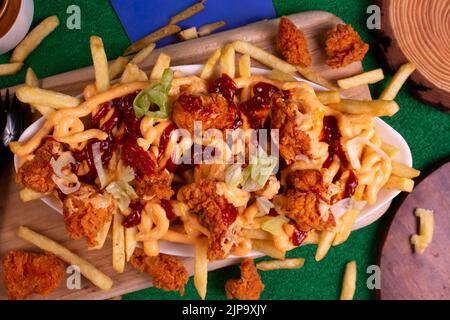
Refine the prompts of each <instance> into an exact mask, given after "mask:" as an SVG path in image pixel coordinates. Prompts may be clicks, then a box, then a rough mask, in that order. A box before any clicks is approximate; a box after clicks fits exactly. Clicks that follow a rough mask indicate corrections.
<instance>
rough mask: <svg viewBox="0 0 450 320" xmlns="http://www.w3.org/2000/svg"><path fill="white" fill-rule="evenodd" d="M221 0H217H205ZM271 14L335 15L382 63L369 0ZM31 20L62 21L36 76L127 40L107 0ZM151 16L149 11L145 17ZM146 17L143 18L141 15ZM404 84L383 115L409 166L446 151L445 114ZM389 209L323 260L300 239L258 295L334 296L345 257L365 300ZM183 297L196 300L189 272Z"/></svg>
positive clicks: (4, 82) (12, 80)
mask: <svg viewBox="0 0 450 320" xmlns="http://www.w3.org/2000/svg"><path fill="white" fill-rule="evenodd" d="M211 1H219V0H211ZM70 4H77V5H79V6H80V8H81V14H82V24H81V30H68V29H67V28H66V26H65V21H66V19H67V17H68V15H67V14H66V9H67V7H68V6H69V5H70ZM274 4H275V8H276V12H277V15H279V16H280V15H288V14H291V13H296V12H300V11H307V10H325V11H329V12H332V13H334V14H336V15H337V16H339V17H341V18H342V19H343V20H344V21H346V22H347V23H351V24H352V25H353V26H354V27H355V29H356V30H357V31H358V32H360V34H361V36H362V38H363V39H364V40H365V41H367V42H368V43H369V44H370V45H371V46H372V50H370V51H369V54H368V55H367V57H366V58H365V60H364V68H365V69H373V68H377V67H380V66H383V64H382V61H380V60H378V56H377V54H376V51H375V50H374V48H375V44H376V39H375V38H374V35H373V33H372V32H371V31H369V30H368V29H367V28H366V25H365V23H366V19H367V14H366V9H367V7H368V6H369V5H370V4H371V1H369V0H348V1H343V0H341V1H337V0H335V1H331V0H303V1H302V0H274ZM35 6H36V13H35V21H34V23H33V25H35V24H36V22H38V21H40V20H41V19H42V18H44V17H46V16H48V15H52V14H56V15H58V16H59V18H60V19H61V26H60V27H59V28H58V29H57V30H56V31H55V32H54V33H53V34H52V35H51V36H50V37H49V38H48V39H46V40H45V41H44V42H43V43H42V45H41V46H40V47H39V48H38V49H37V50H36V51H35V52H33V54H32V55H31V56H30V57H29V58H28V59H27V62H26V63H27V64H28V65H29V66H31V67H32V68H33V69H34V70H35V71H36V73H37V75H38V76H39V77H45V76H49V75H53V74H56V73H60V72H64V71H68V70H72V69H77V68H80V67H84V66H87V65H89V64H91V58H90V53H89V36H90V35H91V34H96V35H99V36H101V37H102V38H103V40H104V42H105V46H106V49H107V53H108V57H109V58H115V57H116V56H117V55H119V54H120V53H121V52H123V50H124V49H125V48H126V47H127V46H128V44H129V40H128V38H127V36H126V34H125V32H124V30H123V29H122V27H121V25H120V23H119V21H118V19H117V17H116V15H115V13H114V11H113V9H112V7H111V6H110V4H109V2H108V1H107V0H96V1H89V0H55V1H49V0H35ZM149 18H151V17H149ZM143 23H145V22H143ZM8 58H9V55H8V54H6V55H3V56H0V63H4V62H6V61H8ZM24 74H25V69H24V70H23V71H22V72H21V73H19V74H18V75H16V76H11V77H2V78H0V87H2V88H3V87H6V86H10V85H13V84H17V83H21V82H23V79H24ZM389 79H390V77H387V78H386V80H385V81H383V82H382V83H380V84H377V85H373V86H372V87H371V91H372V95H373V96H374V97H377V96H378V95H379V93H380V90H381V88H382V87H383V85H385V84H386V82H387V81H388V80H389ZM409 88H410V87H409V85H406V86H405V87H404V88H403V89H402V91H401V92H400V94H399V96H398V98H397V99H396V100H397V102H398V103H399V104H400V106H401V110H400V112H399V113H398V114H396V115H395V116H394V117H392V118H390V119H385V120H386V121H387V122H388V123H389V124H390V125H392V126H393V127H394V128H395V129H396V130H397V131H399V132H400V133H401V134H402V135H403V137H404V138H405V139H406V140H407V142H408V144H409V146H410V147H411V150H412V153H413V158H414V166H415V167H416V168H419V169H426V168H427V167H430V166H431V165H433V164H434V163H436V162H438V161H439V160H441V159H443V158H444V157H446V156H448V155H450V143H449V140H450V115H447V114H444V113H442V112H440V111H438V110H436V109H434V108H432V107H429V106H427V105H425V104H423V103H421V102H419V101H418V100H416V99H415V98H413V97H412V96H411V94H410V93H409ZM392 214H393V212H392V210H390V211H388V213H387V214H386V215H385V216H384V217H383V218H382V219H380V220H379V221H378V222H376V223H374V224H372V225H371V226H369V227H366V228H364V229H362V230H359V231H356V232H354V233H352V235H351V236H350V238H349V240H348V241H347V242H346V243H344V244H343V245H341V246H338V247H334V248H332V249H331V250H330V252H329V253H328V255H327V256H326V258H325V259H324V260H322V261H321V262H315V261H314V251H315V246H306V247H302V248H299V249H297V250H294V251H292V252H290V253H289V256H290V257H305V258H306V263H305V266H304V267H303V268H302V269H300V270H293V271H272V272H261V277H262V280H263V282H264V283H265V285H266V288H265V290H264V292H263V294H262V299H336V298H338V297H339V292H340V286H341V279H342V273H343V270H344V266H345V263H346V262H347V261H350V260H356V261H357V263H358V280H357V290H356V295H355V299H371V298H373V297H374V292H373V291H371V290H369V289H368V288H367V286H366V279H367V274H366V269H367V266H369V265H371V264H374V262H375V258H376V255H375V253H376V249H377V248H378V246H379V241H380V239H379V236H380V234H381V232H382V231H383V230H384V228H385V227H386V221H387V219H388V217H389V216H390V215H392ZM237 276H238V267H237V266H233V267H229V268H225V269H222V270H218V271H215V272H211V273H210V274H209V281H208V296H207V297H208V299H225V294H224V290H223V286H224V283H225V281H226V280H227V279H228V278H230V277H237ZM124 298H125V299H177V298H179V296H178V294H176V293H166V292H163V291H161V290H159V289H155V288H149V289H146V290H142V291H139V292H135V293H131V294H128V295H125V296H124ZM183 299H197V294H196V292H195V288H194V285H193V280H192V279H190V281H189V283H188V285H187V287H186V293H185V296H184V297H183Z"/></svg>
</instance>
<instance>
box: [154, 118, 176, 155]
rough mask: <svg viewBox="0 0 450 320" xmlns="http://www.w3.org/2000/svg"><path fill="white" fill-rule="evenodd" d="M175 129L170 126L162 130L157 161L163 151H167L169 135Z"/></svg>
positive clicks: (173, 126)
mask: <svg viewBox="0 0 450 320" xmlns="http://www.w3.org/2000/svg"><path fill="white" fill-rule="evenodd" d="M176 129H177V126H175V125H174V124H170V125H168V126H167V127H166V128H165V129H164V131H163V133H162V135H161V138H160V140H159V148H158V159H160V158H161V157H162V155H163V154H164V151H165V150H166V149H167V146H168V145H169V141H170V135H171V133H172V131H173V130H176Z"/></svg>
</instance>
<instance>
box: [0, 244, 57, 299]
mask: <svg viewBox="0 0 450 320" xmlns="http://www.w3.org/2000/svg"><path fill="white" fill-rule="evenodd" d="M64 274H65V270H64V264H63V262H62V261H61V260H60V259H59V258H58V257H57V256H55V255H54V254H52V253H49V252H46V253H35V252H27V251H10V252H9V253H8V254H7V255H6V256H4V257H3V277H4V282H5V286H6V290H7V291H8V299H10V300H21V299H25V298H26V297H28V296H29V295H30V294H33V293H36V294H40V295H43V296H45V295H48V294H49V293H50V292H51V291H53V290H54V289H56V288H57V287H58V286H59V285H60V283H61V281H62V280H63V278H64Z"/></svg>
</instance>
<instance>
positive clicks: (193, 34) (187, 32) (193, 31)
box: [178, 27, 198, 41]
mask: <svg viewBox="0 0 450 320" xmlns="http://www.w3.org/2000/svg"><path fill="white" fill-rule="evenodd" d="M178 37H179V38H180V39H181V40H184V41H186V40H191V39H195V38H198V34H197V28H196V27H191V28H188V29H184V30H183V31H180V33H178Z"/></svg>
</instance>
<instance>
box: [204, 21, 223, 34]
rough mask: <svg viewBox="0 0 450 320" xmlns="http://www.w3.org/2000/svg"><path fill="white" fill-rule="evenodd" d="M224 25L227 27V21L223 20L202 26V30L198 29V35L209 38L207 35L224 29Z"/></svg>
mask: <svg viewBox="0 0 450 320" xmlns="http://www.w3.org/2000/svg"><path fill="white" fill-rule="evenodd" d="M224 25H225V21H223V20H221V21H217V22H213V23H209V24H205V25H203V26H201V27H200V28H198V35H199V36H200V37H204V36H207V35H209V34H211V33H213V32H214V31H216V30H217V29H219V28H222V27H223V26H224Z"/></svg>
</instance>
